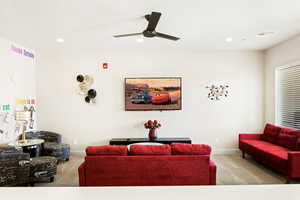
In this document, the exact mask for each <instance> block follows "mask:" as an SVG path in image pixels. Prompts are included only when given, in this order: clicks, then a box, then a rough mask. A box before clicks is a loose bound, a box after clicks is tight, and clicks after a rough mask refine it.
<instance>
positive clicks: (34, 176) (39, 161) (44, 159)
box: [29, 156, 57, 186]
mask: <svg viewBox="0 0 300 200" xmlns="http://www.w3.org/2000/svg"><path fill="white" fill-rule="evenodd" d="M56 171H57V159H56V158H55V157H51V156H41V157H34V158H32V159H31V161H30V177H29V179H30V184H31V185H32V186H33V185H34V183H37V182H53V181H54V176H55V174H56Z"/></svg>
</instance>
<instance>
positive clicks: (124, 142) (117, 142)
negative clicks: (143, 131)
mask: <svg viewBox="0 0 300 200" xmlns="http://www.w3.org/2000/svg"><path fill="white" fill-rule="evenodd" d="M139 142H156V143H162V144H171V143H173V142H177V143H188V144H192V140H191V138H157V139H154V140H150V139H149V138H112V139H111V140H110V141H109V144H110V145H129V144H133V143H139Z"/></svg>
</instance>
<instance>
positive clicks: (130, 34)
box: [114, 33, 143, 38]
mask: <svg viewBox="0 0 300 200" xmlns="http://www.w3.org/2000/svg"><path fill="white" fill-rule="evenodd" d="M135 35H143V33H129V34H123V35H114V37H115V38H119V37H128V36H135Z"/></svg>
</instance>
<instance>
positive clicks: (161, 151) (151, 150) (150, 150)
mask: <svg viewBox="0 0 300 200" xmlns="http://www.w3.org/2000/svg"><path fill="white" fill-rule="evenodd" d="M129 154H130V155H133V156H138V155H144V156H145V155H171V147H170V145H167V144H165V145H130V151H129Z"/></svg>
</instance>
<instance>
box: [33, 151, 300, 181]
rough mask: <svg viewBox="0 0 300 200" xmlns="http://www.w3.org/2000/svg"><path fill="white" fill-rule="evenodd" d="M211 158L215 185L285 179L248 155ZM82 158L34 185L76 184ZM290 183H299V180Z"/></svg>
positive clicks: (61, 167)
mask: <svg viewBox="0 0 300 200" xmlns="http://www.w3.org/2000/svg"><path fill="white" fill-rule="evenodd" d="M212 159H213V160H214V162H215V163H216V164H217V185H248V184H251V185H253V184H284V183H285V181H286V179H285V177H284V176H282V175H280V174H278V173H276V172H274V171H273V170H271V169H270V168H267V167H265V166H263V165H261V164H259V163H258V162H256V161H254V160H253V159H252V158H251V157H250V156H247V157H246V159H242V157H241V155H240V154H230V155H214V156H213V157H212ZM83 160H84V156H83V155H72V156H71V157H70V160H69V161H68V162H63V163H61V164H59V165H58V169H57V175H56V176H55V180H54V182H53V183H36V184H35V186H36V187H37V186H43V187H45V186H46V187H52V186H53V187H74V186H78V185H79V184H78V167H79V165H80V164H81V163H82V162H83ZM291 183H300V180H293V181H292V182H291Z"/></svg>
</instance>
